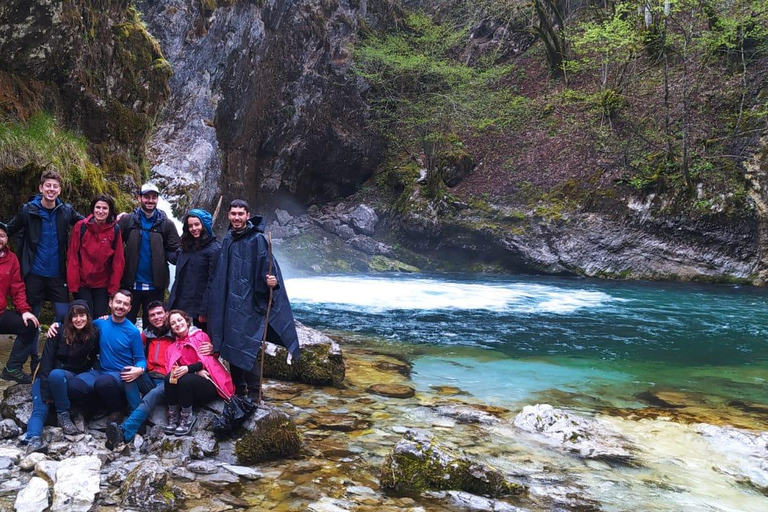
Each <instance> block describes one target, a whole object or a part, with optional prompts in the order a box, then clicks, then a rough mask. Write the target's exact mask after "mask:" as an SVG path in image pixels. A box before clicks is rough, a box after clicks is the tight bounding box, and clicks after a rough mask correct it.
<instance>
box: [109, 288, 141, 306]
mask: <svg viewBox="0 0 768 512" xmlns="http://www.w3.org/2000/svg"><path fill="white" fill-rule="evenodd" d="M118 293H119V294H120V295H125V296H126V297H128V298H129V299H131V303H133V294H132V293H131V291H130V290H126V289H125V288H120V289H119V290H117V291H116V292H115V293H113V294H112V297H110V299H114V298H115V295H117V294H118ZM147 311H149V310H147Z"/></svg>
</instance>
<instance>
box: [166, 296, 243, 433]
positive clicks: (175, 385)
mask: <svg viewBox="0 0 768 512" xmlns="http://www.w3.org/2000/svg"><path fill="white" fill-rule="evenodd" d="M168 320H169V323H170V325H171V331H172V332H173V334H174V336H175V338H176V342H175V343H174V344H173V345H171V346H170V348H169V349H168V352H167V353H166V368H165V369H166V371H167V372H168V375H167V376H166V378H165V384H164V385H165V398H166V400H167V402H168V426H166V428H165V432H166V433H168V434H176V435H177V436H184V435H187V434H189V432H190V431H191V430H192V427H193V426H194V425H195V421H196V418H195V415H194V413H193V412H192V406H193V405H203V404H206V403H208V402H211V401H213V400H215V399H216V396H217V395H218V396H221V397H222V398H224V399H225V400H229V399H230V398H232V395H234V393H235V387H234V385H233V384H232V377H231V376H230V375H229V372H228V371H227V369H226V368H225V367H224V365H222V364H221V362H220V361H219V360H218V358H216V357H214V356H211V355H205V354H203V353H202V351H201V348H202V346H203V344H204V343H210V339H209V338H208V335H207V334H205V332H203V331H201V330H200V329H198V328H197V327H195V326H194V325H192V318H191V317H190V316H189V315H187V314H186V313H185V312H184V311H181V310H178V309H174V310H172V311H171V312H170V313H169V314H168Z"/></svg>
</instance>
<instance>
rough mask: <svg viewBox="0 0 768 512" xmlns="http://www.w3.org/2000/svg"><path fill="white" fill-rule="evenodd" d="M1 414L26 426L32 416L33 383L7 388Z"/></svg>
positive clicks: (0, 410)
mask: <svg viewBox="0 0 768 512" xmlns="http://www.w3.org/2000/svg"><path fill="white" fill-rule="evenodd" d="M0 414H2V415H3V417H4V418H9V419H12V420H14V421H15V422H16V423H17V424H19V425H21V426H22V427H26V426H27V422H28V421H29V417H30V416H32V385H31V384H17V385H15V386H11V387H9V388H7V389H6V390H5V392H4V393H3V401H2V403H0Z"/></svg>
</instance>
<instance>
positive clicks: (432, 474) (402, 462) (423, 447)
mask: <svg viewBox="0 0 768 512" xmlns="http://www.w3.org/2000/svg"><path fill="white" fill-rule="evenodd" d="M380 483H381V486H382V487H383V488H385V489H391V490H394V491H396V492H410V491H416V492H423V491H427V490H435V491H446V490H457V491H465V492H468V493H471V494H478V495H483V496H490V497H499V496H505V495H510V494H520V493H523V492H525V487H524V486H522V485H520V484H516V483H512V482H509V481H507V480H506V478H505V477H504V475H503V474H502V473H501V472H500V471H499V470H497V469H495V468H492V467H490V466H488V465H486V464H483V463H482V462H478V461H474V460H472V459H470V458H468V457H466V456H463V455H459V454H457V453H454V452H453V451H452V450H450V449H448V448H447V447H445V446H441V445H440V444H439V443H438V442H436V441H435V439H434V438H433V437H432V435H431V434H429V433H427V432H424V431H418V430H409V431H408V432H406V434H405V437H404V438H403V439H402V440H401V441H399V442H398V443H397V445H395V448H394V450H393V451H392V453H390V454H389V455H387V457H386V458H385V459H384V463H383V465H382V468H381V477H380Z"/></svg>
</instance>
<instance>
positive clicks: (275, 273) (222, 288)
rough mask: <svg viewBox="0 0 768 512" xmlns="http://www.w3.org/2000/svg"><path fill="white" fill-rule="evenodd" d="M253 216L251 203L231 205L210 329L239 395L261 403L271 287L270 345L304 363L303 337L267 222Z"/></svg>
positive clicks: (211, 299)
mask: <svg viewBox="0 0 768 512" xmlns="http://www.w3.org/2000/svg"><path fill="white" fill-rule="evenodd" d="M249 215H250V207H249V206H248V203H247V202H245V201H243V200H242V199H235V200H234V201H232V202H231V203H230V205H229V213H228V218H229V224H230V229H229V231H228V232H227V234H226V236H225V237H224V240H222V242H221V252H220V253H219V261H218V263H217V265H216V272H215V273H214V274H213V275H212V276H211V281H210V283H209V286H208V289H209V292H210V297H209V302H208V329H209V330H210V334H211V341H212V342H213V349H214V351H215V352H218V353H220V354H221V356H222V357H223V358H224V359H226V360H227V361H229V364H230V371H231V373H232V381H233V382H234V384H235V389H236V392H237V394H239V395H241V396H245V395H248V396H250V397H251V398H254V399H256V398H257V397H258V395H259V391H260V387H259V386H260V375H261V374H260V371H259V370H260V368H259V360H258V359H259V351H260V349H261V341H262V338H263V336H264V331H265V327H266V324H267V322H266V321H265V318H266V314H267V305H268V303H269V296H270V293H269V290H270V288H272V291H273V294H272V307H271V312H270V315H269V322H268V323H269V328H268V329H267V341H269V342H272V343H275V344H277V345H282V346H283V347H285V348H286V349H287V350H288V354H289V363H290V360H291V359H295V360H298V358H299V338H298V335H297V333H296V325H295V323H294V320H293V312H292V311H291V303H290V302H289V301H288V295H287V294H286V293H285V288H284V287H283V286H282V283H283V276H282V274H281V272H280V267H279V266H278V264H277V261H275V260H274V259H272V258H271V256H270V248H269V243H268V242H267V240H266V239H265V238H264V235H263V234H262V233H263V232H264V230H263V227H262V226H263V222H264V221H263V219H262V218H261V217H260V216H254V217H252V218H250V219H249V218H248V217H249ZM270 260H271V261H270ZM270 263H271V266H272V270H271V272H270V271H269V268H270Z"/></svg>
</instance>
